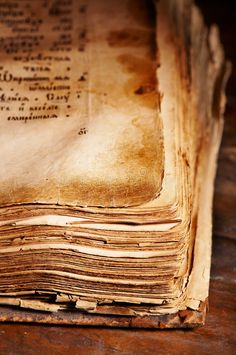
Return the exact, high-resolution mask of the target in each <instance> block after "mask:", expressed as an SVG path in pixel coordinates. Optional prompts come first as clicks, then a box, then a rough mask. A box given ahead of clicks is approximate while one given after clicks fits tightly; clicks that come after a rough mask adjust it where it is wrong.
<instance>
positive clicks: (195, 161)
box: [0, 0, 229, 327]
mask: <svg viewBox="0 0 236 355" xmlns="http://www.w3.org/2000/svg"><path fill="white" fill-rule="evenodd" d="M0 33H1V37H0V111H1V119H0V134H1V135H0V152H1V159H0V172H1V173H0V187H1V189H0V208H1V214H0V267H1V268H0V270H1V271H0V304H1V305H2V306H1V308H0V319H1V320H18V321H38V322H52V323H53V322H54V323H76V324H100V325H101V324H105V325H111V326H112V325H113V326H114V325H115V326H117V325H118V326H134V327H135V326H136V327H139V326H143V327H181V326H183V327H193V326H196V325H199V324H202V323H203V322H204V317H205V308H206V303H207V297H208V288H209V272H210V259H211V209H212V195H213V182H214V175H215V168H216V158H217V152H218V148H219V143H220V138H221V133H222V127H223V111H224V105H225V96H224V88H225V83H226V80H227V76H228V72H229V70H228V68H229V65H228V64H227V62H226V61H225V57H224V52H223V49H222V46H221V44H220V41H219V34H218V29H217V27H215V26H213V27H212V28H210V29H209V30H208V29H207V28H206V27H205V25H204V23H203V19H202V16H201V14H200V13H199V10H198V8H197V7H196V6H195V5H194V4H193V2H192V1H191V0H160V1H158V2H156V3H155V2H152V1H144V0H136V1H133V0H132V1H131V0H124V1H116V0H115V1H108V0H89V1H82V0H78V1H76V0H65V1H62V0H55V1H44V0H37V1H34V2H32V1H29V0H21V1H13V0H9V1H8V2H5V1H3V0H0ZM29 309H30V310H31V311H30V312H28V311H27V310H29ZM48 312H50V314H48Z"/></svg>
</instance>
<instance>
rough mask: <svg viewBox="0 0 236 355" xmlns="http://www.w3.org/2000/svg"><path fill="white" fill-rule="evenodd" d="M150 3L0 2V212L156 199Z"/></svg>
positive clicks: (159, 147) (159, 152) (158, 170)
mask: <svg viewBox="0 0 236 355" xmlns="http://www.w3.org/2000/svg"><path fill="white" fill-rule="evenodd" d="M148 3H149V2H143V1H140V0H139V1H122V2H120V1H108V0H100V1H95V0H90V1H76V0H74V1H73V0H65V1H60V0H58V1H55V0H54V1H44V0H37V1H29V0H21V1H13V0H9V1H7V2H6V1H3V0H0V152H1V153H0V172H1V173H0V187H1V188H0V204H1V205H4V204H14V203H32V202H41V203H53V204H55V203H58V204H73V205H74V204H76V205H82V206H121V207H122V206H129V205H137V204H139V203H143V202H146V201H149V200H151V199H153V198H154V197H155V196H157V194H158V192H159V191H160V189H161V181H162V177H163V155H164V154H163V142H162V124H161V122H160V118H159V116H158V101H159V96H158V92H157V83H156V67H157V63H156V46H155V21H153V18H154V19H155V13H154V9H153V8H152V7H149V5H150V4H148ZM150 3H151V2H150Z"/></svg>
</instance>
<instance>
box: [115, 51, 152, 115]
mask: <svg viewBox="0 0 236 355" xmlns="http://www.w3.org/2000/svg"><path fill="white" fill-rule="evenodd" d="M117 60H118V62H119V63H120V64H121V65H122V67H123V70H124V71H126V72H128V73H130V78H129V79H128V80H127V82H126V84H125V85H124V91H125V94H126V95H127V96H128V97H130V98H131V99H132V100H135V101H136V102H137V104H140V105H144V106H146V107H149V108H150V109H153V110H157V109H158V107H159V94H158V91H157V79H156V63H155V62H153V61H152V60H150V59H148V58H147V59H146V58H145V59H143V58H138V57H135V56H133V55H131V54H121V55H120V56H118V58H117Z"/></svg>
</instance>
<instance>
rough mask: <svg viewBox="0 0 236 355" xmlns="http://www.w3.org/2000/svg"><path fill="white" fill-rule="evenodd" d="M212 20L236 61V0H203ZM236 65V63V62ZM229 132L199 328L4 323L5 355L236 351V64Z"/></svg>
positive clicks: (0, 331) (1, 344) (0, 330)
mask: <svg viewBox="0 0 236 355" xmlns="http://www.w3.org/2000/svg"><path fill="white" fill-rule="evenodd" d="M198 3H199V5H200V6H201V7H202V9H203V12H204V15H205V17H206V20H207V22H208V23H212V22H216V23H218V24H219V26H220V28H221V35H222V41H223V43H224V46H225V48H226V54H227V57H228V58H230V59H231V61H232V62H233V61H234V60H235V63H236V19H235V12H234V11H233V1H232V2H230V0H227V1H225V2H222V1H220V0H214V1H213V0H207V1H205V2H204V1H203V0H199V1H198ZM235 66H236V64H235ZM227 91H228V106H227V111H226V125H225V132H224V137H223V142H222V147H221V151H220V159H219V167H218V175H217V180H216V193H215V202H214V206H215V208H214V239H213V258H212V272H211V285H210V298H209V301H210V309H209V313H208V315H207V322H206V325H205V326H204V327H203V328H199V329H196V330H159V331H157V330H127V329H102V328H86V327H73V326H71V327H69V326H67V327H65V326H42V325H29V324H6V323H4V324H0V355H2V354H4V355H5V354H6V355H11V354H12V355H15V354H17V355H18V354H24V355H28V354H30V355H32V354H37V355H38V354H40V355H41V354H50V355H53V354H109V355H110V354H134V355H135V354H140V355H141V354H142V355H145V354H159V355H162V354H165V355H166V354H170V355H172V354H173V355H174V354H191V355H194V354H200V355H203V354H214V355H215V354H224V355H228V354H232V355H233V354H236V341H235V338H236V312H235V305H236V266H235V255H236V186H235V181H236V164H235V163H236V68H234V70H233V73H232V77H231V79H230V82H229V85H228V90H227Z"/></svg>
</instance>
